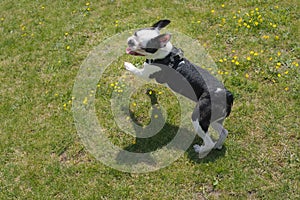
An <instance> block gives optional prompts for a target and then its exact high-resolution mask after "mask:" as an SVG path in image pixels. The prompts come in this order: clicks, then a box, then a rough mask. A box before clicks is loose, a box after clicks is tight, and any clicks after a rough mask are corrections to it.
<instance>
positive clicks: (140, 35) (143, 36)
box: [136, 29, 159, 42]
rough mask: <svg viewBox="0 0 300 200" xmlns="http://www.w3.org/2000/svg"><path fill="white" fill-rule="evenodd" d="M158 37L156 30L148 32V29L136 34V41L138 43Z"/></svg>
mask: <svg viewBox="0 0 300 200" xmlns="http://www.w3.org/2000/svg"><path fill="white" fill-rule="evenodd" d="M158 35H159V32H158V31H157V30H155V29H154V30H150V29H143V30H139V31H138V32H136V36H137V37H138V40H139V41H140V42H145V41H149V39H151V38H155V37H156V36H158Z"/></svg>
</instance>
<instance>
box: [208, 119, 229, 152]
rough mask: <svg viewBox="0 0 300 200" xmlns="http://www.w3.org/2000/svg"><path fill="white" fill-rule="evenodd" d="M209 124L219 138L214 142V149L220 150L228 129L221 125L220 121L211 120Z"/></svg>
mask: <svg viewBox="0 0 300 200" xmlns="http://www.w3.org/2000/svg"><path fill="white" fill-rule="evenodd" d="M211 126H212V127H213V129H214V130H215V131H217V132H218V134H219V139H218V141H217V143H216V144H215V146H214V149H219V150H221V149H222V147H223V144H224V142H225V140H226V137H227V135H228V131H227V130H226V129H225V128H224V127H223V125H222V123H220V122H213V123H212V124H211Z"/></svg>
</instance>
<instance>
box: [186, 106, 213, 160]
mask: <svg viewBox="0 0 300 200" xmlns="http://www.w3.org/2000/svg"><path fill="white" fill-rule="evenodd" d="M202 103H203V102H202ZM202 103H201V102H198V104H197V106H196V108H195V110H194V112H193V115H192V123H193V125H194V129H195V131H196V133H197V134H198V135H199V136H200V137H201V138H202V140H203V144H202V145H201V146H199V145H197V144H195V145H194V149H195V151H196V152H197V153H199V158H204V157H205V156H207V155H208V154H209V152H210V151H211V150H212V149H213V148H214V146H215V144H216V142H213V140H212V139H211V137H210V135H209V133H208V127H209V118H210V115H209V113H206V112H201V107H202V106H201V105H203V104H202ZM203 111H204V110H203ZM199 119H200V120H199Z"/></svg>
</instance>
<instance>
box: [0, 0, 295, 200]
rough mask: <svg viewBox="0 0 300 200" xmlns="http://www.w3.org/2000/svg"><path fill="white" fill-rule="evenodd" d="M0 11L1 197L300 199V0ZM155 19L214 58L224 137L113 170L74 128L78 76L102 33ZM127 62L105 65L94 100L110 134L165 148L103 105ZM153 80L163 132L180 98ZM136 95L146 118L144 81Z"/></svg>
mask: <svg viewBox="0 0 300 200" xmlns="http://www.w3.org/2000/svg"><path fill="white" fill-rule="evenodd" d="M87 3H88V4H87ZM222 4H224V6H222ZM256 8H257V9H256ZM0 11H1V12H0V33H1V37H0V52H1V53H0V80H1V87H0V88H1V90H0V93H1V95H0V118H1V129H0V141H1V143H0V152H1V157H0V199H299V198H300V194H299V190H300V183H299V179H300V171H299V165H300V164H299V162H300V161H299V159H300V158H299V157H300V156H299V143H300V136H299V133H300V128H299V124H300V121H299V113H300V104H299V98H300V96H299V94H300V88H299V86H300V78H299V72H300V70H299V69H300V68H299V62H300V60H299V55H300V50H299V25H300V24H299V2H298V1H296V0H292V1H287V0H283V1H276V0H275V1H269V0H268V1H208V0H206V1H146V2H142V1H90V2H87V1H81V0H80V1H71V0H69V1H29V0H22V1H8V0H2V1H1V2H0ZM162 18H168V19H170V20H171V21H172V23H171V24H170V25H169V26H168V29H169V30H170V32H172V30H176V31H179V32H182V33H184V34H186V35H188V36H190V37H192V38H194V39H196V40H198V42H199V43H200V44H201V45H202V46H204V47H205V49H206V50H207V51H208V52H209V54H210V55H211V56H212V58H213V59H214V61H215V62H216V63H217V65H218V69H219V71H216V72H215V73H216V74H219V75H220V76H221V77H222V80H223V81H224V83H225V85H226V87H227V88H229V89H230V90H231V91H233V93H234V95H235V104H234V108H233V111H232V114H231V116H230V117H229V118H228V119H227V121H226V128H227V129H228V130H229V132H230V135H229V137H228V139H227V140H226V143H225V147H224V149H223V150H222V151H213V152H212V153H210V154H209V156H208V157H207V158H205V159H203V160H199V159H197V155H196V154H195V153H194V152H193V149H192V148H189V149H188V150H187V152H186V153H185V154H184V156H182V157H181V158H180V159H178V160H177V161H176V162H174V163H173V164H172V165H170V166H168V167H166V168H164V169H161V170H159V171H155V172H152V173H146V174H131V173H123V172H119V171H117V170H114V169H111V168H109V167H106V166H104V165H103V164H102V163H101V162H99V161H97V160H96V159H95V158H94V157H93V155H91V154H90V153H89V152H87V150H86V149H85V147H84V146H83V144H82V143H81V141H80V138H79V136H78V135H77V132H76V129H75V126H74V120H73V115H72V111H71V105H72V88H73V84H74V80H75V78H76V74H77V72H78V70H79V68H80V65H81V63H82V62H83V61H84V59H85V58H86V57H87V56H88V53H89V52H90V51H91V50H93V47H95V46H97V45H99V44H100V43H101V41H103V40H105V39H106V38H109V37H110V36H113V35H115V34H117V33H121V32H123V31H126V30H130V29H133V28H141V27H145V26H149V25H151V24H152V23H154V22H156V21H157V20H158V19H162ZM133 60H134V59H133V58H131V57H129V56H125V55H124V56H122V57H121V58H119V60H117V61H115V62H114V63H112V65H111V68H110V69H109V70H110V71H106V72H105V76H104V79H102V80H101V81H100V82H99V84H100V86H99V87H98V89H97V91H96V106H97V107H96V108H97V115H98V117H99V120H100V121H99V122H100V124H101V125H102V126H104V127H106V128H107V130H108V131H107V132H106V134H107V135H108V136H109V137H110V139H111V140H112V142H113V143H115V144H118V145H120V146H122V147H124V148H131V149H132V150H134V151H145V150H148V149H149V150H151V149H155V148H159V147H161V146H163V145H164V142H165V141H161V143H159V144H157V142H158V141H160V139H161V138H164V137H163V135H161V136H160V138H158V139H157V141H156V140H154V141H151V140H150V139H149V140H147V142H145V141H144V143H139V141H138V140H137V141H135V142H134V143H133V142H132V141H133V140H134V138H132V137H131V136H128V135H126V134H122V130H119V129H118V127H117V126H116V125H115V124H114V121H113V118H112V115H111V111H110V110H109V109H108V105H109V99H110V97H111V93H112V91H113V88H112V87H111V85H110V84H111V83H115V80H116V77H117V76H118V75H120V74H123V73H125V69H124V68H123V66H122V65H123V64H122V63H123V62H124V61H133ZM136 62H140V61H139V60H136ZM149 87H150V88H152V89H156V90H157V91H163V94H161V95H158V101H159V103H160V104H161V106H162V107H164V109H165V110H166V112H167V113H168V116H169V117H168V124H169V126H168V127H166V128H165V129H164V130H163V132H162V133H163V134H166V137H167V136H168V137H170V136H172V133H173V132H174V131H176V126H177V125H178V108H177V105H178V104H177V102H176V101H174V96H172V95H171V93H170V91H169V90H167V89H165V88H163V87H159V86H154V85H149ZM167 94H169V95H167ZM132 102H135V104H136V105H135V106H133V105H131V110H132V116H134V118H135V120H136V121H137V122H138V123H140V124H144V125H145V124H147V123H149V116H148V111H149V109H150V99H149V98H148V97H147V96H146V95H145V94H144V91H142V90H141V91H140V93H136V94H135V95H134V96H133V99H132ZM196 142H201V140H200V139H199V138H197V139H196V140H195V143H196ZM143 147H145V148H146V149H143Z"/></svg>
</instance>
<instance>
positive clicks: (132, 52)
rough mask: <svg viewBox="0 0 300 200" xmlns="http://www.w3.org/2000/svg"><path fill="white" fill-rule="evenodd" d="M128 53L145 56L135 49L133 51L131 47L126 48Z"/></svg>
mask: <svg viewBox="0 0 300 200" xmlns="http://www.w3.org/2000/svg"><path fill="white" fill-rule="evenodd" d="M126 53H127V54H130V55H133V56H145V55H143V54H140V53H137V52H135V51H132V50H131V49H130V48H129V47H127V48H126Z"/></svg>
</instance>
